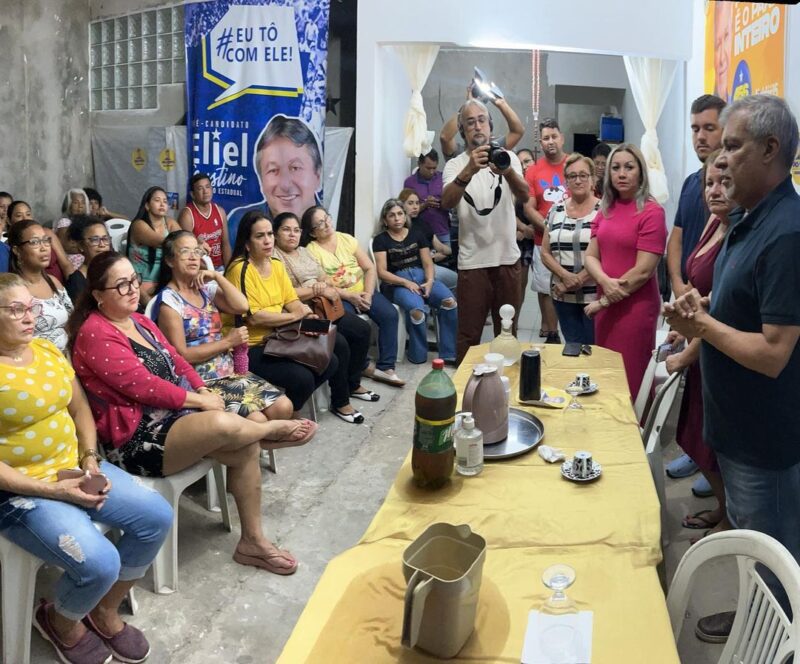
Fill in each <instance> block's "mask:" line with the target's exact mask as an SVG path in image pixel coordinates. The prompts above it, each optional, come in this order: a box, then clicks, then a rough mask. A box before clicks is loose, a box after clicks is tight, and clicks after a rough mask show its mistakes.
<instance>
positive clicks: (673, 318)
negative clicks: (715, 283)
mask: <svg viewBox="0 0 800 664" xmlns="http://www.w3.org/2000/svg"><path fill="white" fill-rule="evenodd" d="M710 302H711V301H710V299H709V298H707V297H703V296H702V295H701V294H700V291H698V290H697V289H696V288H692V289H691V290H690V291H689V292H688V293H686V294H685V295H681V296H680V297H679V298H678V299H677V300H675V301H674V302H668V303H667V304H665V305H664V307H663V309H662V313H663V315H664V317H665V318H666V320H667V323H669V326H670V327H671V328H672V329H673V330H677V331H678V332H679V333H680V334H682V335H683V336H685V337H686V338H688V339H692V338H694V337H702V336H703V332H704V330H705V325H706V323H707V321H708V307H709V305H710Z"/></svg>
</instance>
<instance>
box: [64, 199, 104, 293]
mask: <svg viewBox="0 0 800 664" xmlns="http://www.w3.org/2000/svg"><path fill="white" fill-rule="evenodd" d="M66 232H67V237H69V239H70V240H71V241H72V243H73V244H74V245H75V246H76V247H78V249H79V250H80V252H81V254H82V255H83V262H82V263H81V266H80V267H79V268H78V269H77V270H75V272H73V273H72V274H71V275H69V277H67V283H66V284H65V286H66V287H67V293H68V294H69V296H70V298H71V299H72V301H73V302H77V301H78V297H79V296H80V295H81V293H83V292H84V291H85V290H86V270H87V269H88V268H89V262H90V261H91V260H92V259H93V258H94V257H95V256H97V254H102V253H104V252H106V251H111V236H110V235H109V234H108V230H106V225H105V224H104V223H103V222H102V220H101V219H100V218H99V217H89V216H87V215H85V214H81V215H77V216H75V217H74V218H73V219H72V221H71V223H70V225H69V226H68V227H67V228H66Z"/></svg>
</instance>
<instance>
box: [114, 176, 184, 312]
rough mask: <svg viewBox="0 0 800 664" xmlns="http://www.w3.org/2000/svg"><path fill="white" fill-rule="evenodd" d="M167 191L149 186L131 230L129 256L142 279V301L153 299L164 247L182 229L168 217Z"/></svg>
mask: <svg viewBox="0 0 800 664" xmlns="http://www.w3.org/2000/svg"><path fill="white" fill-rule="evenodd" d="M168 212H169V202H168V200H167V192H166V191H164V190H163V189H162V188H161V187H150V188H149V189H148V190H147V191H146V192H144V196H142V201H141V203H139V209H138V210H137V211H136V215H135V216H134V217H133V221H132V222H131V225H130V226H129V227H128V246H127V249H126V251H127V255H128V258H129V259H130V261H131V263H132V264H133V267H134V269H135V270H136V274H138V275H139V276H140V277H141V279H142V290H141V293H140V295H141V300H142V302H143V303H145V304H146V303H147V302H148V301H149V300H150V296H151V293H152V291H153V286H155V285H156V283H158V274H159V272H160V271H161V259H162V255H161V245H162V244H164V238H165V237H167V234H168V233H171V232H172V231H179V230H181V227H180V226H179V225H178V222H176V221H175V220H174V219H172V218H171V217H169V216H168Z"/></svg>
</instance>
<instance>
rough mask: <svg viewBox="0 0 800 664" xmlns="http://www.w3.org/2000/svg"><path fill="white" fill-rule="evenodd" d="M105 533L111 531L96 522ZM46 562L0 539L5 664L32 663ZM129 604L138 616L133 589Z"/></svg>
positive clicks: (129, 595) (130, 591) (129, 594)
mask: <svg viewBox="0 0 800 664" xmlns="http://www.w3.org/2000/svg"><path fill="white" fill-rule="evenodd" d="M94 525H95V528H97V530H99V531H100V532H101V533H103V534H105V533H107V532H108V531H109V530H111V528H110V527H109V526H106V525H105V524H102V523H97V522H96V521H95V522H94ZM42 565H44V561H43V560H41V559H40V558H37V557H36V556H34V555H33V554H32V553H28V552H27V551H25V549H22V548H20V547H18V546H17V545H16V544H14V543H13V542H12V541H11V540H9V539H6V538H5V537H0V568H2V581H3V597H2V605H3V662H6V663H8V664H11V663H13V664H29V662H30V661H31V622H32V620H33V603H34V601H35V592H36V573H37V572H38V571H39V568H40V567H41V566H42ZM128 604H129V605H130V609H131V613H132V614H135V613H136V611H137V609H138V605H137V602H136V598H135V597H134V595H133V588H131V589H130V590H129V591H128Z"/></svg>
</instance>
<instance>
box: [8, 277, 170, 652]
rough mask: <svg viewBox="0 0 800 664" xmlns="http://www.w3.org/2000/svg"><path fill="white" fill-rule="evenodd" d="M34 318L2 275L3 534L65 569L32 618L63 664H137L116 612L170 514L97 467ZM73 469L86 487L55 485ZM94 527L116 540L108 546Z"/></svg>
mask: <svg viewBox="0 0 800 664" xmlns="http://www.w3.org/2000/svg"><path fill="white" fill-rule="evenodd" d="M41 314H42V305H41V303H40V302H39V301H38V300H37V299H36V298H35V297H33V295H32V294H31V292H30V290H29V289H28V288H27V287H26V285H25V282H24V281H23V280H22V278H21V277H19V276H17V275H15V274H0V384H2V386H3V389H0V439H2V441H3V444H2V445H0V534H1V535H2V536H3V537H5V538H7V539H9V540H11V541H12V542H14V543H15V544H16V545H17V546H19V547H21V548H22V549H24V550H25V551H28V552H29V553H31V554H32V555H34V556H36V557H38V558H41V559H42V560H44V561H45V562H46V563H48V564H50V565H54V566H56V567H59V568H61V569H63V570H64V574H63V575H62V576H61V578H60V579H59V581H58V583H57V584H56V587H55V598H54V601H51V602H47V601H45V600H42V601H41V603H40V604H39V606H38V607H37V608H36V611H35V613H34V618H33V624H34V626H35V627H36V629H37V630H38V631H39V632H40V633H41V634H42V636H43V637H44V638H45V639H46V640H47V641H49V642H50V643H51V644H52V646H53V648H55V650H56V652H57V654H58V657H59V661H62V662H110V661H111V658H112V655H113V656H114V657H115V658H116V659H118V660H119V661H123V662H142V661H144V660H145V659H146V658H147V656H148V654H149V651H150V646H149V644H148V642H147V639H146V637H145V636H144V634H142V632H140V631H139V630H138V629H136V628H135V627H133V626H132V625H128V624H126V623H124V622H123V621H122V618H121V617H120V615H119V612H118V609H119V605H120V602H121V601H122V600H123V599H124V598H125V596H126V594H127V593H128V590H130V588H131V587H132V586H133V584H134V582H135V580H136V579H139V578H141V577H142V576H144V574H145V572H146V571H147V568H148V567H149V566H150V564H151V562H152V561H153V559H154V558H155V556H156V554H157V553H158V551H159V549H160V548H161V545H162V543H163V542H164V539H165V538H166V536H167V535H168V534H169V531H170V528H171V527H172V518H173V513H172V508H171V507H170V506H169V503H167V501H166V500H164V499H163V498H162V497H161V496H160V495H159V494H157V493H156V492H154V491H149V490H147V489H145V488H144V487H143V486H141V485H140V484H138V483H136V482H134V480H133V478H132V477H131V476H130V475H128V474H127V473H125V472H123V471H122V470H120V469H118V468H116V467H114V466H113V465H112V464H110V463H108V462H106V461H103V460H102V458H101V456H100V455H99V454H98V451H97V431H96V429H95V423H94V420H93V419H92V413H91V410H90V408H89V404H88V403H87V401H86V396H85V394H84V392H83V389H82V388H81V385H80V383H79V382H78V380H77V378H75V372H74V371H73V369H72V367H71V366H70V365H69V362H68V361H67V360H66V358H65V357H64V356H63V355H62V354H61V352H60V351H59V350H58V349H57V348H56V347H55V346H54V345H53V344H52V343H50V342H49V341H48V340H46V339H37V338H34V325H35V321H36V319H37V318H38V317H39V316H40V315H41ZM75 468H80V470H81V471H82V472H83V473H84V476H79V477H77V478H65V477H63V476H62V477H59V473H61V472H62V471H69V470H72V469H75ZM100 474H102V476H104V477H105V480H106V481H105V483H103V481H102V480H103V477H102V476H100ZM87 475H88V478H87ZM85 482H88V483H90V484H93V485H95V486H94V488H90V487H89V485H88V484H85ZM103 484H104V486H103ZM94 522H100V523H104V524H106V525H108V526H112V527H115V528H119V529H120V530H121V531H122V533H123V535H122V537H121V538H120V539H119V540H118V541H117V542H116V543H112V542H111V541H110V540H108V539H107V538H106V537H105V536H104V535H102V534H101V533H100V532H99V531H98V530H97V529H96V528H95V527H94ZM4 591H6V592H7V589H4Z"/></svg>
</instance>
